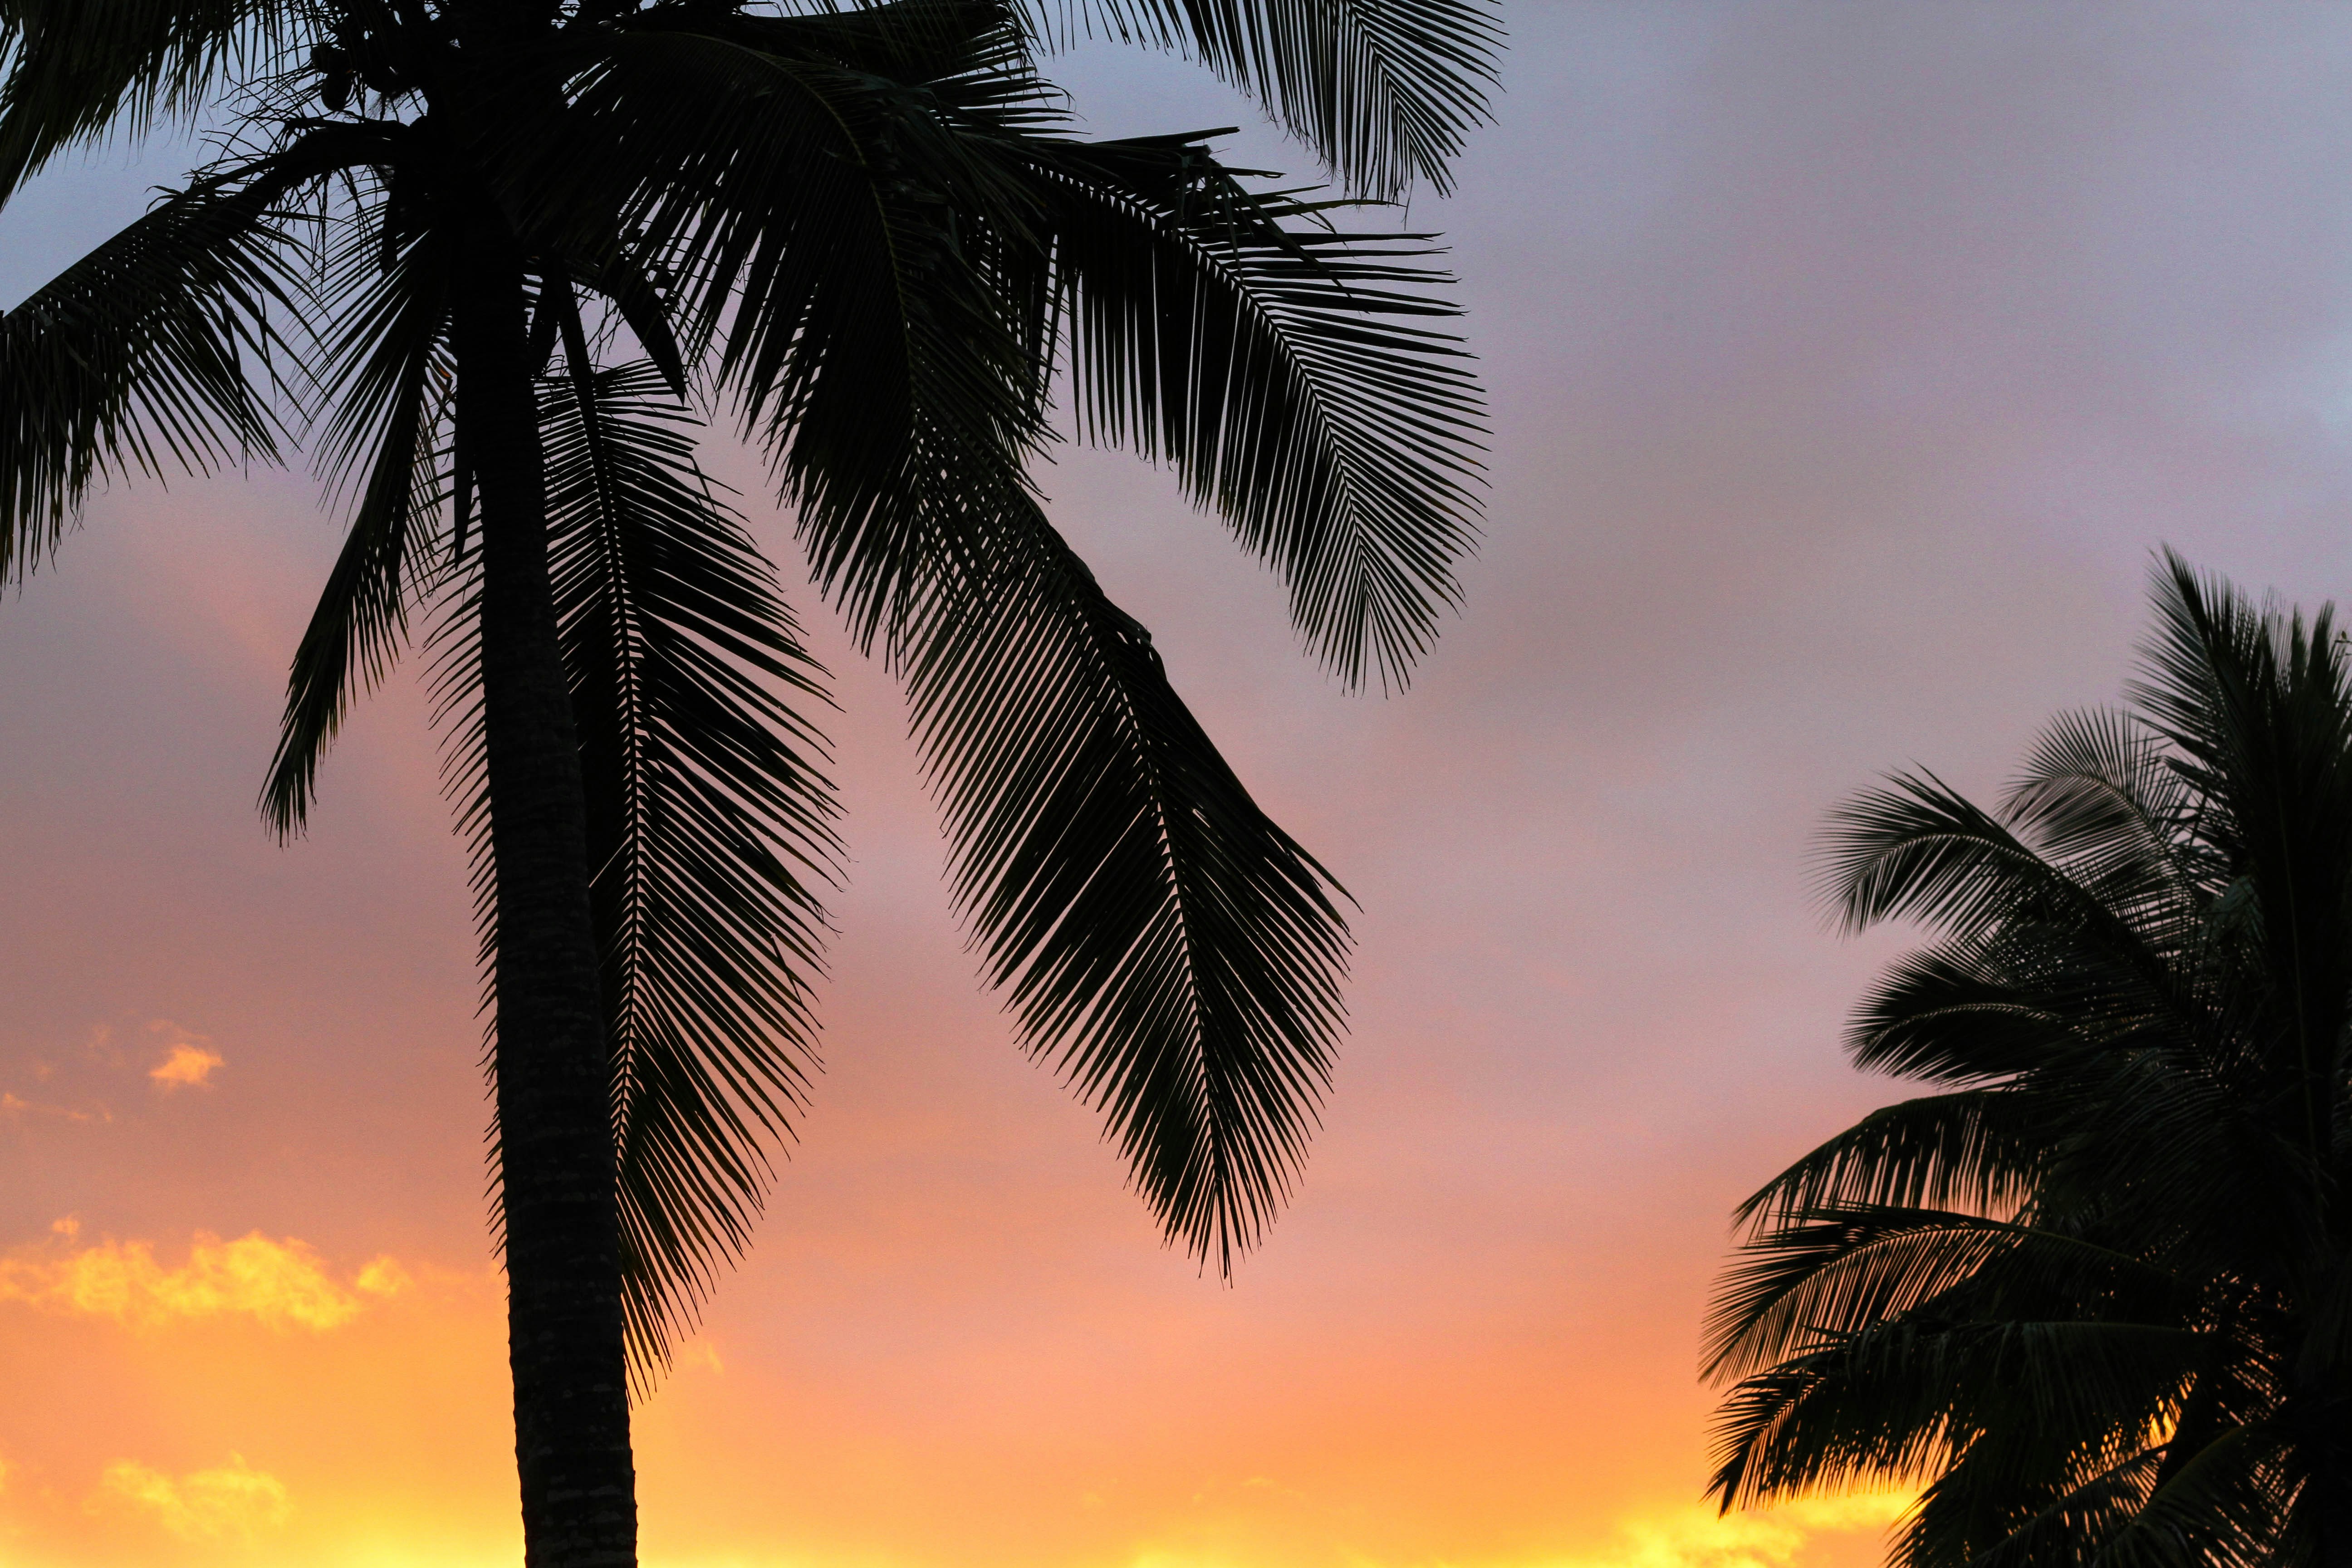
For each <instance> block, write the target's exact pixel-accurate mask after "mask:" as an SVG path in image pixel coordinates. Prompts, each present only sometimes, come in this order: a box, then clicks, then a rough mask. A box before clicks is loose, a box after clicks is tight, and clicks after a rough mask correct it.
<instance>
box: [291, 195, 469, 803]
mask: <svg viewBox="0 0 2352 1568" xmlns="http://www.w3.org/2000/svg"><path fill="white" fill-rule="evenodd" d="M364 238H372V237H363V239H364ZM350 248H351V249H352V251H353V252H356V253H359V254H360V255H362V256H364V257H366V258H367V259H368V261H369V263H370V270H373V271H375V272H376V273H377V275H376V276H375V277H373V278H369V279H364V280H362V279H356V278H354V279H350V280H349V281H350V282H351V284H352V287H351V288H350V289H349V290H348V294H349V299H348V300H347V302H346V303H345V305H344V308H343V310H342V311H341V320H340V324H339V327H338V330H337V331H336V332H335V333H334V334H333V336H332V337H331V338H330V339H329V340H328V341H327V342H325V343H324V344H323V345H322V348H323V350H324V361H325V363H324V365H323V366H322V367H321V372H322V373H321V374H320V381H321V382H322V384H324V387H325V396H326V398H327V400H328V401H329V403H330V404H331V406H332V407H333V409H334V410H335V413H334V416H333V417H332V419H331V421H330V424H329V426H328V432H327V434H328V440H327V447H326V450H325V452H324V453H323V454H322V457H323V459H324V465H325V466H326V467H327V468H329V469H330V470H333V469H335V468H364V471H365V472H366V475H367V478H366V480H365V482H364V484H363V486H362V489H361V491H360V497H359V504H358V507H357V510H356V511H355V512H354V514H353V516H352V525H351V530H350V531H349V533H348V534H347V535H346V536H345V539H344V542H343V549H342V552H341V554H340V555H339V556H338V557H337V558H336V561H335V566H334V570H333V571H332V572H331V573H330V574H329V575H328V578H327V584H326V587H325V589H324V591H323V592H322V593H321V594H320V599H319V605H318V608H317V609H316V610H315V611H313V612H312V615H311V617H310V625H309V626H307V627H306V628H305V629H304V631H303V634H302V640H301V642H300V644H299V646H298V647H296V649H295V653H294V662H293V668H292V670H291V672H290V673H289V677H288V679H287V694H286V711H285V713H284V715H283V717H282V718H281V719H280V721H279V727H278V751H277V753H276V755H275V756H273V757H272V758H271V760H270V767H269V775H268V783H267V784H264V786H263V789H262V813H263V816H264V817H265V818H266V819H267V820H268V823H269V825H270V826H271V827H272V828H273V829H275V830H276V831H277V832H278V834H279V835H280V836H281V837H286V836H290V835H293V834H295V833H299V831H301V828H302V825H303V822H304V820H305V818H306V816H308V813H309V810H310V800H311V797H312V795H313V793H314V791H315V787H316V784H317V780H318V773H319V764H320V761H321V759H322V758H323V757H324V755H325V752H326V749H327V747H328V745H329V744H330V743H331V742H332V741H333V738H334V735H335V732H336V731H337V730H338V729H340V728H341V724H342V720H343V716H344V713H345V711H346V710H347V709H348V707H349V704H350V702H351V700H352V698H353V697H354V696H356V695H359V694H360V693H362V692H363V691H367V690H373V689H374V687H375V686H376V685H377V683H378V682H380V681H381V680H382V679H383V677H384V675H385V673H386V672H387V671H388V670H389V669H390V668H391V667H392V663H393V661H394V658H397V657H398V654H399V650H400V645H401V642H402V640H403V639H404V637H405V636H406V634H407V626H408V605H409V603H410V601H411V600H412V599H413V598H415V597H416V596H417V595H419V594H420V593H421V592H422V590H423V587H424V578H425V576H426V575H427V574H431V573H434V572H436V571H437V570H438V564H437V563H434V562H432V561H431V560H430V552H429V551H428V549H427V548H426V540H425V536H426V534H427V532H428V531H430V530H432V529H433V528H435V526H436V523H437V520H438V513H439V509H440V506H441V503H442V501H443V500H444V499H445V497H446V494H447V489H448V480H449V476H448V474H447V469H448V467H449V465H448V460H447V459H448V454H447V452H446V443H445V441H444V439H443V436H442V430H443V426H444V425H445V423H446V417H447V415H448V412H449V404H450V399H451V395H452V393H453V391H454V388H455V384H456V374H457V367H456V364H455V362H454V360H453V359H452V357H451V355H450V353H449V350H448V342H447V324H448V315H449V300H448V297H447V287H448V273H447V269H446V265H445V264H444V258H443V257H442V256H441V255H440V246H439V244H438V243H437V242H436V241H435V240H433V239H431V238H429V237H426V238H420V239H418V240H415V242H413V243H410V244H408V245H405V246H398V247H394V248H392V249H391V251H390V254H389V255H387V256H384V258H383V261H384V265H383V266H382V267H381V268H377V267H375V266H374V265H373V260H374V255H375V254H376V253H377V252H378V251H379V249H380V247H377V246H375V245H373V244H365V243H363V244H362V245H355V246H353V247H350ZM348 259H350V258H347V260H348Z"/></svg>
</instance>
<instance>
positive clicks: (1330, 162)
mask: <svg viewBox="0 0 2352 1568" xmlns="http://www.w3.org/2000/svg"><path fill="white" fill-rule="evenodd" d="M1026 8H1027V10H1028V12H1029V14H1030V16H1031V17H1032V18H1033V19H1034V25H1035V26H1037V28H1038V30H1039V32H1040V33H1041V35H1042V36H1043V37H1045V38H1046V39H1048V40H1049V41H1053V42H1057V43H1058V42H1065V41H1074V40H1075V39H1076V37H1080V36H1083V35H1084V34H1086V33H1087V32H1089V31H1092V30H1094V29H1096V28H1098V27H1099V28H1103V29H1105V30H1108V32H1109V33H1110V34H1111V35H1112V36H1114V37H1119V38H1125V39H1131V40H1137V41H1140V42H1145V43H1149V44H1154V45H1157V46H1159V47H1163V48H1174V49H1178V50H1181V51H1182V52H1183V53H1184V54H1186V55H1188V56H1189V57H1191V58H1194V59H1197V60H1199V61H1201V62H1202V64H1204V65H1206V66H1207V67H1208V68H1210V69H1212V70H1213V71H1214V72H1216V74H1217V75H1219V76H1220V77H1222V78H1223V79H1225V80H1227V81H1229V82H1231V83H1232V84H1233V85H1234V86H1235V87H1237V88H1239V89H1241V90H1242V91H1244V92H1245V93H1248V94H1250V95H1251V96H1253V97H1255V98H1256V99H1257V100H1259V101H1260V102H1262V103H1264V104H1265V107H1266V110H1267V111H1268V112H1269V113H1270V114H1272V115H1273V117H1274V118H1275V120H1276V121H1277V122H1279V123H1280V124H1281V125H1282V126H1283V127H1284V129H1286V130H1287V131H1288V132H1290V133H1291V134H1293V135H1295V136H1297V137H1298V138H1299V139H1300V140H1301V141H1303V142H1306V143H1307V146H1309V147H1311V148H1313V149H1314V151H1315V154H1316V156H1317V157H1318V158H1320V159H1321V160H1322V161H1323V163H1325V165H1326V166H1327V167H1328V168H1329V169H1330V170H1331V171H1332V172H1333V173H1334V174H1337V175H1338V176H1339V179H1341V180H1342V181H1344V182H1346V184H1348V185H1349V187H1350V188H1351V189H1353V190H1355V191H1358V192H1360V193H1362V194H1364V195H1371V196H1375V197H1379V198H1382V199H1392V198H1394V197H1397V196H1400V195H1403V194H1404V193H1405V191H1406V190H1407V189H1409V188H1410V187H1411V186H1412V184H1414V183H1415V182H1416V181H1426V182H1428V184H1429V185H1430V187H1431V188H1432V189H1433V190H1434V191H1436V192H1437V193H1438V194H1439V195H1444V194H1445V193H1447V192H1448V191H1450V190H1451V189H1452V188H1453V165H1454V160H1455V159H1456V158H1458V157H1459V156H1460V155H1461V152H1462V148H1463V145H1464V141H1465V136H1466V134H1467V132H1469V131H1470V129H1471V128H1472V127H1474V126H1475V125H1478V124H1481V123H1483V122H1485V121H1486V120H1487V119H1488V118H1489V112H1490V111H1489V109H1488V103H1487V99H1488V95H1489V93H1490V92H1491V91H1492V90H1493V89H1494V87H1495V85H1496V57H1497V56H1498V55H1499V54H1500V53H1501V52H1502V46H1503V28H1502V20H1501V14H1500V8H1499V7H1498V6H1496V5H1489V4H1486V3H1485V0H1027V6H1026Z"/></svg>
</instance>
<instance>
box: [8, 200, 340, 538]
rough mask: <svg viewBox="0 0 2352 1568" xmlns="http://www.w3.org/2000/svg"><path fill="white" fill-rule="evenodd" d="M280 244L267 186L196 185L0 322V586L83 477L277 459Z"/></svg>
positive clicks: (288, 290) (287, 285)
mask: <svg viewBox="0 0 2352 1568" xmlns="http://www.w3.org/2000/svg"><path fill="white" fill-rule="evenodd" d="M281 239H282V236H281V235H280V233H279V232H278V228H277V227H276V226H275V224H274V222H273V219H272V216H271V213H270V210H269V206H268V200H267V193H265V192H259V191H255V190H252V189H240V188H233V187H230V186H228V185H227V184H226V182H222V181H215V182H207V183H205V184H197V185H195V186H193V187H191V188H190V189H188V190H186V191H183V192H178V193H175V194H173V195H167V196H166V197H165V198H164V199H163V201H162V202H161V203H160V204H159V205H157V206H156V207H155V208H154V209H153V210H152V211H151V212H149V213H147V214H146V215H145V216H142V217H141V218H139V219H138V220H136V221H135V222H133V223H132V224H131V225H130V226H128V227H127V228H125V229H123V230H122V231H121V233H120V234H118V235H116V236H115V237H113V238H111V239H110V240H108V241H107V242H106V243H105V244H103V245H101V246H100V247H98V248H97V249H96V250H93V251H91V252H90V253H89V255H88V256H85V257H84V258H82V259H80V260H79V261H77V262H75V263H74V264H73V265H72V266H71V267H69V268H67V269H66V270H65V271H64V272H62V273H60V274H59V275H58V277H57V278H56V279H53V280H52V281H50V282H49V283H47V284H46V285H44V286H43V287H42V288H41V289H37V290H36V291H35V292H34V293H33V294H32V295H31V296H30V297H29V298H27V299H26V300H25V301H24V302H23V303H21V304H19V305H18V306H17V307H16V309H15V310H10V311H9V312H7V314H6V315H5V317H0V583H5V582H8V581H11V580H14V579H16V578H18V577H21V576H23V575H24V574H26V573H28V572H30V571H32V570H33V569H34V568H35V567H36V566H37V565H38V564H39V563H40V562H41V560H42V559H43V557H44V556H45V555H46V554H47V552H48V551H49V550H50V549H52V548H53V547H54V546H55V545H56V543H57V542H58V538H59V536H60V535H61V534H62V532H63V531H64V529H65V526H66V523H67V521H68V519H70V518H71V517H72V516H73V514H74V513H75V512H76V511H77V510H79V508H80V506H81V503H82V500H83V498H84V497H85V496H86V495H87V494H88V493H89V489H90V487H91V486H92V485H93V484H97V483H100V482H103V481H106V480H110V479H122V478H128V477H130V476H131V475H133V474H144V475H148V476H150V477H153V478H159V479H160V478H163V477H164V476H165V475H166V474H167V473H169V472H170V471H171V470H173V469H175V468H176V469H178V470H180V471H183V472H187V473H205V472H209V471H210V470H212V469H213V468H216V467H219V466H221V465H224V464H228V463H233V462H236V461H240V460H242V459H244V458H260V459H262V460H264V461H275V460H277V458H278V440H279V437H280V436H281V435H282V434H283V432H282V430H281V428H280V426H279V423H278V417H277V415H276V413H275V411H274V410H273V408H272V406H271V403H270V399H269V392H270V383H271V375H272V355H273V353H274V352H275V351H276V350H277V349H278V347H279V346H280V338H279V335H278V326H277V325H275V324H273V323H274V321H282V320H283V319H284V318H285V317H286V316H288V315H289V314H290V313H292V312H293V310H294V309H295V303H296V300H297V297H298V296H297V290H298V289H299V283H298V281H297V280H296V279H294V278H293V277H292V276H291V275H290V273H289V269H288V264H287V261H286V258H285V255H284V252H283V249H282V247H281V243H280V242H281Z"/></svg>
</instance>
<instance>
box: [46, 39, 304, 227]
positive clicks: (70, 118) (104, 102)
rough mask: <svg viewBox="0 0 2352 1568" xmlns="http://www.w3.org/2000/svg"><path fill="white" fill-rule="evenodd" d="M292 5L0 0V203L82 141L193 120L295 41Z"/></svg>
mask: <svg viewBox="0 0 2352 1568" xmlns="http://www.w3.org/2000/svg"><path fill="white" fill-rule="evenodd" d="M298 11H299V7H298V5H295V4H292V3H290V0H0V68H5V76H0V201H5V200H6V199H7V198H8V196H9V195H11V194H13V193H14V192H15V191H16V187H17V186H18V185H20V184H23V183H24V181H25V179H26V176H28V175H30V174H33V173H34V172H35V171H37V169H39V168H40V166H41V165H42V164H43V163H47V161H48V160H49V159H50V158H52V157H54V156H55V155H56V154H57V153H59V152H60V151H62V150H64V149H65V148H67V147H70V146H72V145H73V144H75V143H76V142H89V141H93V140H96V139H98V138H100V137H104V136H108V135H112V134H118V133H123V132H128V133H129V134H131V135H139V134H142V133H143V132H146V130H147V129H148V128H149V127H150V126H151V125H152V124H153V123H154V121H156V120H157V119H158V118H160V117H166V116H185V115H189V114H192V113H194V111H195V110H197V109H199V108H201V107H202V106H203V105H204V103H205V101H206V100H207V99H208V98H210V97H212V96H214V95H215V93H216V92H217V91H218V89H220V88H221V87H222V86H223V85H224V83H223V82H222V80H221V78H222V76H223V74H224V72H225V71H226V70H229V69H234V68H247V67H251V66H254V65H256V64H258V63H260V62H261V61H264V60H266V59H268V58H269V57H271V56H274V55H276V54H278V53H279V52H280V51H282V50H283V49H284V48H285V47H287V46H288V45H289V43H290V42H291V40H292V36H293V32H294V29H295V24H296V21H297V14H298Z"/></svg>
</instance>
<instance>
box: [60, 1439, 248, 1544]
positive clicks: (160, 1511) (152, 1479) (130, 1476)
mask: <svg viewBox="0 0 2352 1568" xmlns="http://www.w3.org/2000/svg"><path fill="white" fill-rule="evenodd" d="M99 1493H100V1497H101V1498H104V1499H107V1500H114V1501H117V1502H120V1503H125V1504H128V1505H129V1506H130V1507H131V1508H132V1509H134V1510H138V1511H139V1512H141V1513H143V1514H146V1515H147V1516H149V1517H150V1518H152V1520H154V1521H155V1522H156V1523H158V1524H160V1525H162V1526H163V1528H164V1529H165V1530H167V1531H170V1532H171V1533H172V1534H173V1535H176V1536H178V1537H179V1538H180V1539H181V1540H183V1541H236V1542H243V1543H245V1544H247V1545H250V1544H252V1542H254V1540H255V1538H256V1537H257V1536H258V1535H259V1534H260V1533H261V1532H262V1531H265V1530H274V1529H276V1528H278V1526H280V1525H282V1524H284V1523H285V1522H286V1521H288V1520H289V1519H291V1518H292V1517H293V1516H294V1504H293V1502H292V1500H290V1499H289V1497H288V1496H287V1492H286V1483H285V1482H284V1481H281V1480H279V1479H278V1478H277V1477H276V1476H273V1475H270V1474H269V1473H268V1472H267V1471H264V1470H257V1469H255V1468H253V1467H251V1466H250V1465H247V1463H246V1462H245V1459H244V1458H243V1457H242V1456H240V1455H236V1454H231V1455H230V1456H229V1460H228V1463H227V1464H226V1465H224V1466H222V1467H220V1468H217V1469H210V1470H194V1471H191V1472H190V1473H189V1474H187V1475H184V1476H179V1477H173V1476H167V1475H165V1474H164V1473H163V1471H161V1470H156V1469H151V1468H148V1467H147V1466H145V1465H142V1464H140V1463H139V1462H137V1461H136V1460H133V1459H122V1460H120V1461H118V1462H116V1463H114V1464H111V1465H109V1466H108V1467H107V1468H106V1474H105V1475H104V1476H103V1477H101V1478H100V1481H99Z"/></svg>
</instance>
